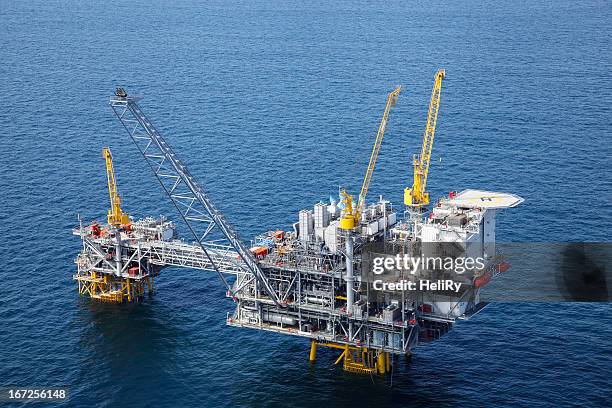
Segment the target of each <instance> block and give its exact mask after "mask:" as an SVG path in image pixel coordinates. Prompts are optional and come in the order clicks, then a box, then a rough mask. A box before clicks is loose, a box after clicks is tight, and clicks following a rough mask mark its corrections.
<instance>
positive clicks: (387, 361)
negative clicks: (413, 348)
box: [385, 352, 391, 373]
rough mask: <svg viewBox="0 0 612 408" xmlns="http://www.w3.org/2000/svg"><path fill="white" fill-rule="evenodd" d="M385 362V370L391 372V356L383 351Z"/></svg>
mask: <svg viewBox="0 0 612 408" xmlns="http://www.w3.org/2000/svg"><path fill="white" fill-rule="evenodd" d="M385 363H386V365H387V372H388V373H390V372H391V356H390V355H389V353H388V352H387V353H385Z"/></svg>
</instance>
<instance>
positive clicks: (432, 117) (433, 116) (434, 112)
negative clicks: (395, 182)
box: [404, 69, 445, 208]
mask: <svg viewBox="0 0 612 408" xmlns="http://www.w3.org/2000/svg"><path fill="white" fill-rule="evenodd" d="M444 75H445V72H444V70H443V69H440V70H438V72H437V73H436V76H435V78H434V86H433V90H432V91H431V101H430V102H429V112H428V113H427V125H426V127H425V133H424V134H423V146H422V147H421V154H420V155H419V156H418V157H414V158H413V164H414V181H413V183H412V188H410V187H406V189H404V204H406V205H407V206H409V207H413V208H421V207H423V206H426V205H428V204H429V193H428V192H426V191H425V187H426V186H427V175H428V173H429V162H430V160H431V149H432V148H433V142H434V135H435V133H436V122H437V120H438V109H439V108H440V92H441V90H442V79H444Z"/></svg>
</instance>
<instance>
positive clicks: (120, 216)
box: [102, 147, 130, 227]
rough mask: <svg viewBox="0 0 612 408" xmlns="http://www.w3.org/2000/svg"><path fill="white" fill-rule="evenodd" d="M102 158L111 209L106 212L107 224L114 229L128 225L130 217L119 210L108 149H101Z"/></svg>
mask: <svg viewBox="0 0 612 408" xmlns="http://www.w3.org/2000/svg"><path fill="white" fill-rule="evenodd" d="M102 156H103V157H104V159H105V160H106V178H107V180H108V194H109V196H110V204H111V208H110V210H108V223H109V224H110V225H113V226H115V227H119V226H121V225H126V224H129V223H130V217H129V216H128V215H127V213H124V212H123V210H121V197H120V196H119V192H118V191H117V182H116V181H115V170H114V169H113V155H112V154H111V151H110V149H109V148H108V147H105V148H104V149H102Z"/></svg>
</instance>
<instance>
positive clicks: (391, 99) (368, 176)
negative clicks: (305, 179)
mask: <svg viewBox="0 0 612 408" xmlns="http://www.w3.org/2000/svg"><path fill="white" fill-rule="evenodd" d="M401 89H402V87H401V86H398V87H397V88H395V90H393V91H392V92H390V93H389V96H387V104H386V105H385V111H384V113H383V117H382V119H381V120H380V125H379V126H378V132H376V140H375V141H374V147H373V148H372V154H371V155H370V162H369V163H368V168H367V170H366V173H365V177H364V178H363V184H362V185H361V192H360V193H359V201H358V202H357V209H356V212H355V218H356V219H359V215H360V214H361V211H363V207H364V205H365V201H366V196H367V194H368V189H369V188H370V183H371V182H372V176H373V175H374V168H375V167H376V159H378V152H380V147H381V146H382V141H383V137H384V136H385V130H386V128H387V120H388V119H389V113H390V112H391V108H392V107H394V106H395V104H396V103H397V97H398V95H399V93H400V91H401Z"/></svg>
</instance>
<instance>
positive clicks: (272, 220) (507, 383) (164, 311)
mask: <svg viewBox="0 0 612 408" xmlns="http://www.w3.org/2000/svg"><path fill="white" fill-rule="evenodd" d="M611 20H612V7H611V6H610V3H608V2H605V1H586V2H575V1H566V0H562V1H557V2H534V1H518V2H497V1H484V2H439V1H422V2H405V1H388V2H384V3H379V2H373V1H367V2H357V1H355V2H351V1H335V2H326V1H312V2H308V3H307V4H303V3H302V2H295V1H270V2H261V3H253V2H248V1H236V2H223V1H209V2H195V1H187V0H177V1H173V2H161V1H147V2H145V1H130V2H125V1H123V2H119V1H105V2H81V1H30V2H22V1H14V0H4V1H2V2H0V59H1V63H0V89H1V91H2V96H3V106H2V108H1V109H0V125H1V127H2V130H3V132H2V133H3V134H2V143H1V144H0V158H1V160H2V173H1V177H0V187H1V191H3V194H4V196H3V200H2V202H3V205H2V206H1V207H0V228H1V229H0V231H1V232H2V233H1V238H0V245H1V246H0V250H1V251H2V254H4V259H3V260H4V264H3V267H2V271H1V272H0V278H1V281H0V386H6V385H15V386H68V387H69V389H70V393H71V399H70V401H69V402H68V403H67V404H66V405H67V406H96V407H106V406H160V407H164V406H168V407H173V406H177V405H191V406H321V404H326V405H329V406H347V405H357V404H360V405H361V406H364V405H365V406H381V407H382V406H387V405H393V406H456V405H463V406H510V405H511V406H530V407H540V406H542V407H543V406H567V405H581V406H603V405H607V404H606V401H607V398H608V397H609V396H610V394H611V388H612V387H611V386H610V374H612V362H611V361H612V350H611V347H610V338H612V328H611V326H610V321H609V319H610V311H611V309H610V306H609V304H572V303H562V304H494V305H492V306H490V307H489V308H487V309H486V310H485V311H484V312H482V313H481V314H479V315H478V316H477V317H476V318H474V319H472V320H470V321H468V322H464V323H462V324H460V325H458V326H457V327H456V328H455V330H453V331H452V332H451V333H450V334H449V335H448V336H446V337H445V338H444V339H443V340H442V341H439V342H436V343H432V344H429V345H426V346H423V347H420V348H418V349H417V350H416V353H415V356H414V358H413V359H412V361H411V362H409V363H408V362H405V361H403V360H402V361H400V362H399V365H398V367H397V369H396V371H395V372H394V375H393V377H392V379H380V378H374V379H371V378H366V377H360V376H355V375H352V374H347V373H344V372H343V371H342V370H341V369H338V368H336V367H334V366H333V360H334V357H335V355H332V353H329V352H321V353H320V358H319V360H318V361H317V363H316V365H314V366H310V365H309V364H308V363H307V348H308V344H307V342H306V341H305V340H302V339H298V338H288V337H283V336H279V335H275V334H269V333H258V332H255V331H248V330H238V329H233V328H228V327H226V326H225V316H226V312H228V311H231V310H233V304H232V303H231V302H228V301H227V300H226V299H225V298H224V291H223V287H222V285H221V284H220V282H218V280H217V278H216V276H213V275H211V274H206V273H201V272H197V271H190V270H181V269H167V270H165V272H164V273H163V275H162V277H161V278H160V279H159V280H158V293H157V294H156V296H155V297H153V298H152V299H147V300H146V301H145V302H143V303H142V304H137V305H127V306H126V305H123V306H109V305H98V304H91V303H90V302H88V301H86V300H85V299H82V298H79V297H78V295H77V293H76V289H75V285H74V284H73V282H72V280H71V277H72V274H73V273H74V270H75V265H74V264H73V259H74V258H75V256H76V254H77V253H78V251H79V246H80V242H79V241H78V239H76V238H75V237H73V236H71V231H70V230H71V228H72V227H73V226H75V225H76V224H77V218H76V215H77V213H80V214H81V215H82V216H83V217H84V218H85V219H86V220H91V219H94V218H98V219H102V218H103V216H104V214H105V212H106V209H107V202H106V201H107V195H106V190H105V175H104V172H103V171H104V169H103V161H102V158H101V149H102V147H103V146H107V145H108V146H110V147H111V149H112V151H113V154H114V157H115V166H116V171H117V173H118V183H119V188H120V191H121V193H122V195H123V201H124V203H125V207H126V208H127V210H128V211H129V213H130V214H131V215H134V216H136V217H141V216H146V215H159V214H165V215H167V216H170V217H174V218H175V219H176V218H177V217H176V216H175V213H174V211H173V209H172V208H171V206H170V204H169V203H168V201H167V200H166V199H165V197H164V196H163V195H162V193H161V191H160V188H159V187H158V185H157V184H156V181H155V180H154V179H153V177H152V175H151V174H150V171H149V169H148V168H147V167H146V166H145V164H144V163H143V161H142V160H141V159H140V157H139V156H138V154H137V150H136V149H135V147H134V146H132V145H131V143H130V142H129V141H128V139H127V138H126V135H125V134H124V131H122V129H121V128H120V127H119V124H118V123H117V122H116V119H114V117H113V115H112V112H111V110H110V108H109V107H108V106H107V102H108V97H109V96H110V95H111V93H112V92H113V90H114V88H115V86H117V85H123V86H125V87H126V88H127V89H128V92H131V93H135V94H141V95H143V96H145V99H144V100H143V102H142V103H141V106H142V108H143V110H144V111H145V112H146V113H147V114H148V115H149V116H150V117H151V118H153V119H154V121H155V124H156V125H157V127H158V128H159V130H160V131H162V133H164V134H165V135H166V138H167V139H168V141H169V142H170V143H171V144H172V145H173V147H174V149H175V150H176V151H177V152H178V153H179V155H180V156H181V157H182V159H183V161H184V162H186V163H187V164H188V166H189V167H190V169H191V171H192V173H194V174H195V175H196V176H197V177H198V178H199V180H200V181H201V182H202V183H203V184H204V185H205V186H206V189H207V190H208V191H209V192H210V194H211V195H212V196H213V197H214V199H215V201H216V202H217V203H218V205H219V207H220V208H221V209H222V210H223V211H224V212H225V214H226V216H227V218H228V219H229V220H230V221H231V222H232V223H233V224H234V225H235V226H236V227H237V229H238V230H239V231H240V232H241V234H242V235H243V236H244V237H249V236H252V235H254V234H256V233H258V232H260V231H263V230H268V229H272V228H276V227H284V228H287V227H288V226H289V225H290V223H292V222H293V221H294V220H295V219H296V217H297V211H298V210H299V209H301V208H303V207H306V206H310V205H312V203H313V202H315V201H318V200H319V199H324V198H326V197H328V196H329V194H330V193H331V192H334V191H337V188H338V185H348V186H352V188H353V189H354V190H355V189H357V187H358V185H359V180H360V178H361V177H362V175H363V171H364V169H365V166H366V163H367V159H368V155H369V149H370V147H371V144H372V141H373V134H374V133H375V130H376V128H377V122H378V120H379V117H380V115H381V112H382V109H383V106H384V101H385V98H386V94H387V93H388V92H389V91H390V90H391V89H392V88H393V87H394V86H395V85H397V84H402V85H403V88H402V93H401V95H400V98H399V102H398V105H397V107H396V108H395V110H394V111H393V112H392V117H391V121H390V124H389V127H388V130H387V134H386V138H385V142H384V146H383V149H382V152H381V156H380V158H379V162H378V167H377V171H376V174H375V176H374V180H373V186H372V188H371V194H372V195H377V194H384V195H385V196H386V197H388V198H390V199H391V200H392V201H394V202H396V203H398V204H399V203H401V200H402V192H403V188H404V187H405V185H406V184H408V183H409V182H410V178H411V173H410V172H411V169H410V158H411V155H412V154H413V153H414V152H416V151H417V149H418V147H419V144H420V135H421V133H422V130H423V128H424V125H425V118H426V109H427V104H428V98H429V93H430V91H431V85H432V81H433V75H434V73H435V72H436V70H437V69H438V68H440V67H443V68H445V69H446V73H447V78H446V80H445V82H444V89H443V93H442V105H441V106H442V107H441V112H440V118H439V125H438V130H437V138H436V144H435V146H434V162H433V163H432V169H431V176H430V179H429V183H428V186H429V188H430V189H431V192H432V195H433V196H439V195H441V194H443V193H444V192H447V191H449V190H452V189H455V190H456V189H463V188H481V189H488V190H500V191H508V192H513V193H516V194H519V195H521V196H522V197H524V198H525V199H526V201H525V203H524V204H523V205H522V206H520V207H519V208H516V209H513V210H509V211H507V212H505V213H503V214H501V215H500V217H499V218H498V219H499V223H498V229H497V234H498V239H499V240H501V241H504V240H505V241H522V242H528V241H542V242H554V241H561V242H563V241H580V240H587V241H609V233H610V230H611V229H610V226H611V223H610V220H611V219H612V206H611V204H612V193H611V192H612V177H610V173H609V169H610V165H611V164H612V161H611V158H612V147H611V143H610V136H611V135H610V129H611V125H612V115H611V108H610V106H612V85H611V81H610V80H611V73H610V72H611V71H610V68H611V66H612V50H611V46H610V39H611V33H612V30H611V29H610V24H609V22H610V21H611Z"/></svg>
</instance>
